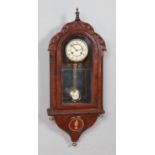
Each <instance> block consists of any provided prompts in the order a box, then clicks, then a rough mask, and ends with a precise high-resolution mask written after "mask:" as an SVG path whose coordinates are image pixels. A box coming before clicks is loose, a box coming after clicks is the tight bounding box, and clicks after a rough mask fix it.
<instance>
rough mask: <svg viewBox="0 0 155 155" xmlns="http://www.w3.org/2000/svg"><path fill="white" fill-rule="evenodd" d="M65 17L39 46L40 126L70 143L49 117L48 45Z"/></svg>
mask: <svg viewBox="0 0 155 155" xmlns="http://www.w3.org/2000/svg"><path fill="white" fill-rule="evenodd" d="M65 22H66V20H65V16H64V15H63V16H62V18H61V23H60V26H59V27H56V28H53V29H52V31H51V32H49V33H48V35H47V36H46V37H45V38H44V39H42V40H41V41H39V44H38V74H39V75H38V82H39V83H38V104H39V105H38V110H39V111H38V124H44V125H45V126H46V127H47V128H49V129H50V130H51V132H54V133H57V134H58V135H59V136H62V137H64V136H65V135H66V136H65V140H66V141H67V143H68V142H69V141H70V139H69V136H68V135H67V134H64V132H62V130H61V129H59V128H58V127H57V126H56V124H55V123H52V122H51V121H50V120H49V118H48V115H47V109H48V108H49V106H50V95H49V94H50V88H49V85H50V75H49V52H48V45H49V42H50V39H51V38H52V37H53V36H54V35H55V34H56V33H57V32H59V31H60V30H61V28H62V26H63V25H64V24H65Z"/></svg>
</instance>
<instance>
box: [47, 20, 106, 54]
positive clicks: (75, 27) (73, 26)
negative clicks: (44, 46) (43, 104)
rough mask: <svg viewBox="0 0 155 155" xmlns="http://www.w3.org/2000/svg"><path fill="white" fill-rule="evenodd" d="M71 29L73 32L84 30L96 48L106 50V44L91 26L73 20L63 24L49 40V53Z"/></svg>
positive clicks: (54, 50) (52, 51)
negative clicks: (59, 30) (92, 39)
mask: <svg viewBox="0 0 155 155" xmlns="http://www.w3.org/2000/svg"><path fill="white" fill-rule="evenodd" d="M72 31H74V32H84V33H88V34H89V35H90V36H92V37H93V38H94V40H95V41H96V43H97V45H98V48H99V50H100V51H102V52H103V51H106V45H105V42H104V40H103V39H102V37H101V36H100V35H99V34H97V33H95V32H94V29H93V27H92V26H91V25H90V24H88V23H85V22H82V21H81V20H78V21H74V22H71V23H67V24H66V25H64V26H63V28H62V30H61V32H59V33H57V34H56V35H55V36H54V37H53V38H52V39H51V41H50V44H49V48H48V50H49V51H50V54H51V55H52V53H54V52H56V48H57V45H58V43H59V41H60V39H61V37H63V35H66V34H67V33H71V32H72Z"/></svg>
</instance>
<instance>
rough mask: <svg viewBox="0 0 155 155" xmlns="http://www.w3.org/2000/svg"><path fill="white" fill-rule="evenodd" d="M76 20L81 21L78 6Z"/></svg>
mask: <svg viewBox="0 0 155 155" xmlns="http://www.w3.org/2000/svg"><path fill="white" fill-rule="evenodd" d="M75 14H76V19H75V20H76V21H79V20H80V18H79V14H80V12H79V9H78V8H76V13H75Z"/></svg>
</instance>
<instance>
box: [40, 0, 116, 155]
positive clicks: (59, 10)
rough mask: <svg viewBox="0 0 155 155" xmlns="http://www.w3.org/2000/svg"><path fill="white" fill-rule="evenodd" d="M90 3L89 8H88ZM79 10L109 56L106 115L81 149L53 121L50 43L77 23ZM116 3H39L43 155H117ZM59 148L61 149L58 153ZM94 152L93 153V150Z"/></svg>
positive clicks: (52, 0)
mask: <svg viewBox="0 0 155 155" xmlns="http://www.w3.org/2000/svg"><path fill="white" fill-rule="evenodd" d="M88 3H89V7H88V5H87V4H88ZM76 7H79V11H80V18H81V20H84V21H85V22H88V23H90V24H92V26H93V27H94V29H95V31H96V32H97V33H99V34H100V35H101V36H102V37H103V38H104V40H105V42H106V45H107V52H106V53H105V57H104V60H105V61H104V77H103V78H104V94H103V95H104V105H105V111H106V115H105V117H104V119H102V120H101V119H98V120H97V122H96V123H95V124H94V126H93V127H92V128H90V129H88V130H87V131H85V132H84V133H83V135H82V136H81V137H80V139H79V142H78V146H77V147H76V148H73V147H71V140H70V137H69V136H68V134H66V133H65V132H63V131H62V130H60V129H59V128H58V127H57V126H56V124H55V123H54V122H53V123H52V122H51V121H49V119H48V116H47V112H46V109H47V108H49V99H50V97H49V53H48V51H47V48H48V44H49V41H50V39H51V38H52V37H53V35H55V34H56V33H57V32H60V30H61V28H62V26H63V25H64V24H66V23H68V22H71V21H74V20H75V9H76ZM115 8H116V6H115V0H108V1H100V0H96V1H92V2H91V1H89V0H85V1H83V0H78V1H73V0H68V1H67V2H65V1H61V0H47V1H41V0H39V49H38V51H39V85H38V86H39V121H38V128H39V130H38V131H39V133H38V135H39V137H38V138H39V139H38V140H39V155H45V154H46V155H51V152H52V153H53V154H58V155H68V154H71V155H79V154H89V155H94V154H108V155H114V154H115V152H116V151H115V150H116V149H115V146H116V140H115V137H116V134H115V133H116V127H115V122H116V121H115V118H116V116H115V111H116V109H115V105H116V87H115V80H116V75H115V68H116V64H115V60H116V58H115V52H116V49H115V29H116V25H115V15H116V13H115ZM58 147H59V149H58ZM90 148H91V149H90Z"/></svg>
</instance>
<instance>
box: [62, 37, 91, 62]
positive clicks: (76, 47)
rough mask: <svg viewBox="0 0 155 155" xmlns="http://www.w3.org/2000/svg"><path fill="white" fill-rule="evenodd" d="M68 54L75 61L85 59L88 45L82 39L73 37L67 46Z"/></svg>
mask: <svg viewBox="0 0 155 155" xmlns="http://www.w3.org/2000/svg"><path fill="white" fill-rule="evenodd" d="M65 52H66V56H67V58H68V59H69V60H71V61H73V62H80V61H83V60H84V59H85V58H86V57H87V55H88V45H87V43H86V42H85V41H84V40H82V39H72V40H71V41H70V42H69V43H68V44H67V46H66V48H65Z"/></svg>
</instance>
